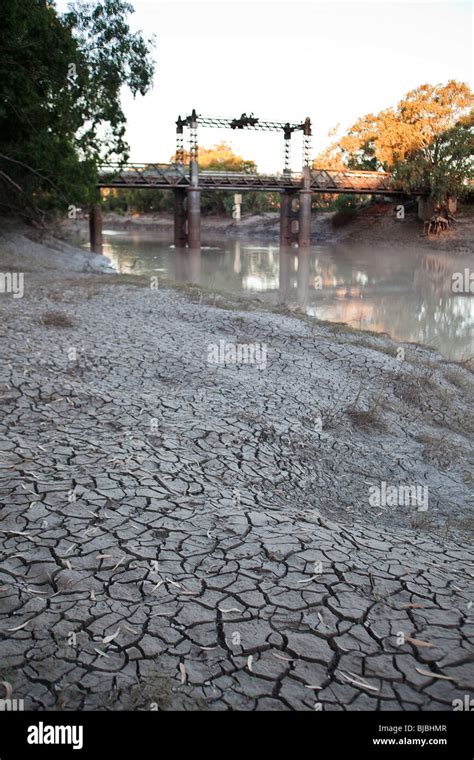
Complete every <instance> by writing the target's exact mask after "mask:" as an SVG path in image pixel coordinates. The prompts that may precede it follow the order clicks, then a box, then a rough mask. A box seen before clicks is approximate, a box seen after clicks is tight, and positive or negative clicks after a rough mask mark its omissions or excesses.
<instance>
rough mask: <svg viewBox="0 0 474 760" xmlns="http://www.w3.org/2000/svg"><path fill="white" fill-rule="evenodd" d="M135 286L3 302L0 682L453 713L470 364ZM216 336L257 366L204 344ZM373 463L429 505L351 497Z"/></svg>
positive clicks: (377, 477)
mask: <svg viewBox="0 0 474 760" xmlns="http://www.w3.org/2000/svg"><path fill="white" fill-rule="evenodd" d="M132 282H135V283H136V285H133V284H132ZM143 284H144V282H143V281H141V280H140V279H138V278H137V279H136V280H132V278H129V279H128V280H127V279H122V280H121V279H120V278H119V277H114V276H111V277H107V276H105V275H81V274H71V273H69V274H64V273H58V272H56V273H54V272H51V271H50V272H48V273H46V274H44V275H43V276H40V275H35V274H33V273H31V274H30V275H28V278H27V280H26V282H25V295H24V297H23V298H21V299H16V300H15V299H13V298H12V296H11V295H9V294H2V297H1V299H0V319H1V324H2V332H3V333H4V335H3V338H2V344H1V366H2V379H1V383H2V384H1V390H0V405H1V420H0V433H1V443H0V447H1V451H2V457H1V473H2V486H1V496H2V502H3V507H2V510H1V519H0V542H1V545H2V563H1V569H0V612H1V622H0V654H1V658H0V660H1V666H0V681H4V682H7V684H10V685H11V688H12V690H13V691H12V693H13V697H16V698H23V699H24V700H25V708H26V709H40V710H41V709H65V710H68V709H73V708H81V709H99V710H105V709H109V710H111V709H113V710H117V709H118V710H121V709H144V710H149V709H164V710H166V709H190V710H196V709H203V710H213V709H244V710H254V709H257V710H262V709H270V710H288V709H296V710H313V709H315V707H316V709H323V710H377V709H381V710H419V709H421V710H443V709H452V704H453V700H454V699H464V695H465V694H470V693H471V691H472V690H473V682H474V672H473V671H474V665H473V650H472V642H473V633H474V625H473V620H472V612H473V611H472V609H471V599H472V598H473V576H474V570H473V564H472V561H473V559H474V549H473V548H472V546H471V545H470V544H469V540H468V535H469V529H470V527H471V518H470V517H469V500H470V498H471V494H472V488H471V482H472V462H469V452H470V447H471V439H470V438H469V430H472V421H471V422H470V419H469V403H472V380H471V374H470V373H469V371H468V370H467V369H466V368H463V367H461V366H458V365H454V364H449V363H446V362H442V361H441V360H440V359H439V357H437V355H436V354H434V353H433V352H431V351H428V350H425V349H422V348H420V347H416V346H410V345H407V346H405V347H404V348H405V358H404V360H403V361H400V359H399V358H397V348H399V344H396V343H395V342H393V341H391V340H389V339H386V338H384V337H380V336H374V335H367V334H366V333H360V332H356V331H349V330H346V329H344V328H341V327H338V326H337V325H332V326H329V325H324V324H320V323H317V322H312V321H311V320H309V319H303V318H297V317H296V316H291V315H290V316H289V315H285V314H276V313H270V312H265V311H261V310H258V309H253V308H252V306H251V305H249V304H247V305H246V307H245V309H244V307H242V308H240V309H237V310H236V309H232V310H231V309H227V308H221V306H225V304H224V303H220V301H217V302H216V305H214V301H213V300H212V299H209V298H207V297H203V295H202V293H201V294H199V293H197V292H196V291H190V292H189V293H180V292H177V291H174V290H171V289H158V290H151V289H150V288H149V287H139V285H142V286H143ZM221 340H224V341H226V342H231V343H234V344H236V343H239V344H243V343H245V344H251V343H254V344H255V343H260V344H265V346H266V348H267V366H266V368H265V369H263V368H262V369H258V368H257V367H256V366H255V365H242V364H241V365H238V364H235V365H212V364H209V363H208V361H207V358H208V346H209V344H214V343H216V344H218V343H219V341H221ZM469 394H471V396H470V395H469ZM321 423H322V424H321ZM382 482H386V483H387V484H394V485H399V484H407V485H419V486H422V487H424V486H426V487H427V488H428V493H429V506H428V509H427V510H426V511H420V510H418V509H417V508H416V507H413V506H398V507H396V508H389V507H386V508H383V507H381V508H378V507H374V506H371V504H370V503H369V489H370V487H371V486H380V484H381V483H382Z"/></svg>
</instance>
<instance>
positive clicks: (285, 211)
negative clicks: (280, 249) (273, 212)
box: [280, 190, 295, 246]
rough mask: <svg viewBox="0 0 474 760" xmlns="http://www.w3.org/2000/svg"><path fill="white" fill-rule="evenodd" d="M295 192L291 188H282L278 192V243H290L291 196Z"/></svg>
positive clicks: (291, 235)
mask: <svg viewBox="0 0 474 760" xmlns="http://www.w3.org/2000/svg"><path fill="white" fill-rule="evenodd" d="M294 197H295V193H294V191H292V190H283V192H282V193H280V245H283V246H285V245H291V243H292V242H293V231H292V229H291V223H292V221H293V213H292V212H293V209H292V204H293V198H294Z"/></svg>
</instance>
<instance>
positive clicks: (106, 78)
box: [0, 0, 154, 211]
mask: <svg viewBox="0 0 474 760" xmlns="http://www.w3.org/2000/svg"><path fill="white" fill-rule="evenodd" d="M131 13H133V8H132V6H131V5H130V4H129V3H127V2H124V0H91V1H89V0H84V1H82V2H78V3H75V4H71V5H70V6H69V8H68V10H67V12H66V13H64V14H62V15H60V14H59V13H58V11H57V9H56V7H55V5H54V3H52V2H47V0H21V2H18V0H3V3H2V25H1V26H0V54H1V55H0V204H1V205H2V206H3V207H5V206H8V207H12V206H14V207H15V206H16V207H17V208H18V210H20V209H22V208H23V209H27V210H28V211H30V210H31V208H36V209H44V208H54V207H62V208H66V207H67V206H68V205H70V204H74V203H84V202H86V201H87V200H90V199H91V197H92V195H93V193H94V192H95V190H94V188H95V177H96V174H95V169H96V165H97V163H98V162H99V161H100V160H102V159H103V158H106V157H114V158H116V159H125V158H126V156H127V145H126V142H125V138H124V135H125V116H124V113H123V111H122V108H121V103H120V92H121V88H122V87H128V88H129V89H130V91H131V92H132V93H133V95H137V94H142V95H143V94H145V93H146V92H147V91H148V89H149V88H150V86H151V83H152V77H153V73H154V67H153V62H152V60H151V58H150V51H151V48H152V45H153V41H152V40H146V39H145V38H144V37H143V35H142V34H141V33H140V32H133V31H131V29H130V26H129V22H128V17H129V15H130V14H131Z"/></svg>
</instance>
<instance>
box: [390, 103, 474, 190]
mask: <svg viewBox="0 0 474 760" xmlns="http://www.w3.org/2000/svg"><path fill="white" fill-rule="evenodd" d="M473 122H474V119H473V117H472V116H471V117H470V119H469V120H466V121H464V122H461V123H459V124H457V125H456V126H455V127H453V128H452V129H449V130H447V131H446V132H444V133H442V134H441V135H438V136H437V137H436V139H435V140H434V141H433V142H430V143H428V145H426V146H425V147H424V148H422V149H421V150H419V151H414V152H413V153H412V154H410V155H408V156H407V158H406V159H405V161H401V162H399V163H398V164H396V165H395V167H394V170H393V175H394V179H395V181H396V182H397V184H398V185H399V186H400V187H401V188H402V189H403V190H404V191H405V192H411V191H415V190H417V189H419V188H423V187H425V188H427V189H429V191H430V195H431V197H432V198H433V199H434V200H436V201H439V202H441V201H443V200H445V199H446V197H447V196H452V197H454V198H462V197H463V196H464V195H467V194H468V192H469V190H470V189H471V188H472V185H471V184H470V183H472V182H473V181H474V160H473V156H474V128H473Z"/></svg>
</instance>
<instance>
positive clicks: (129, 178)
mask: <svg viewBox="0 0 474 760" xmlns="http://www.w3.org/2000/svg"><path fill="white" fill-rule="evenodd" d="M98 186H99V187H104V188H105V187H108V188H120V187H122V188H125V187H128V188H156V189H160V190H174V189H179V188H183V189H185V188H186V187H190V186H191V179H190V176H189V169H188V167H187V166H183V165H180V164H130V163H129V164H124V165H121V166H120V165H118V164H104V165H103V166H101V167H100V172H99V182H98ZM199 186H200V187H201V188H202V189H203V190H206V191H207V190H238V191H242V190H254V191H255V190H266V191H276V192H282V191H284V190H300V189H302V187H303V175H302V174H301V173H294V172H292V173H286V174H243V173H237V172H214V171H212V172H211V171H200V172H199ZM310 187H311V190H312V191H313V192H315V193H360V194H369V193H370V194H382V195H397V194H399V193H400V191H399V190H397V189H395V188H394V187H393V185H392V177H391V174H388V173H386V172H364V171H355V170H347V171H337V170H331V169H317V170H313V171H311V179H310Z"/></svg>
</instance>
